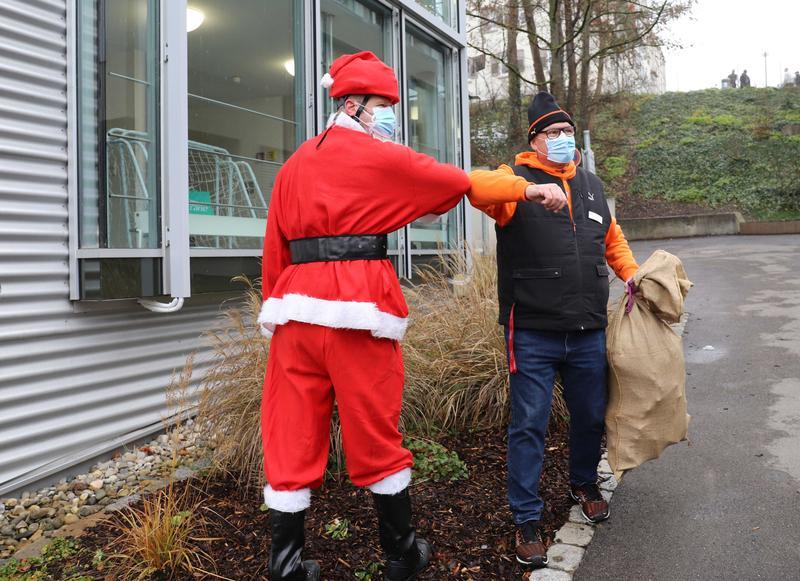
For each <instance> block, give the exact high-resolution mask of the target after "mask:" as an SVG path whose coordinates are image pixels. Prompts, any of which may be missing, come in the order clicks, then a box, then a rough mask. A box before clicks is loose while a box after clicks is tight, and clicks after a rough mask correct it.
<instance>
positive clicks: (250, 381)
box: [197, 255, 567, 488]
mask: <svg viewBox="0 0 800 581" xmlns="http://www.w3.org/2000/svg"><path fill="white" fill-rule="evenodd" d="M468 260H469V261H470V262H471V264H468V262H467V261H468ZM468 267H469V268H468ZM466 272H469V275H465V274H464V273H466ZM418 274H419V282H418V284H416V285H414V286H409V287H407V288H406V289H405V292H406V296H407V299H408V303H409V306H410V308H411V323H410V325H409V328H408V332H407V334H406V337H405V339H404V340H403V345H402V346H403V356H404V359H405V367H406V388H405V394H404V400H403V413H402V418H401V427H402V429H403V431H404V432H405V433H406V434H407V435H409V436H412V437H415V436H418V437H424V438H432V439H436V438H437V437H440V436H442V435H446V434H448V433H453V432H459V431H464V430H478V429H484V428H497V427H502V426H505V424H506V422H507V420H508V370H507V363H506V351H505V343H504V339H503V335H502V328H501V327H500V326H499V325H498V324H497V308H498V307H497V290H496V276H497V270H496V263H495V259H494V257H492V256H479V255H475V256H470V257H466V256H456V257H453V256H449V257H448V256H446V257H442V258H441V259H440V264H438V265H437V266H436V267H435V268H434V267H423V268H421V269H420V270H419V272H418ZM240 281H241V282H244V283H245V284H246V289H245V293H244V297H243V298H242V299H241V300H240V301H239V302H237V303H232V304H231V305H229V306H228V308H226V309H225V310H224V311H223V313H222V315H221V318H220V320H219V321H218V324H217V325H215V326H214V327H213V328H212V329H211V330H209V331H208V332H207V333H206V337H207V339H208V340H209V341H210V344H211V346H212V349H213V351H214V357H213V363H212V364H211V365H210V367H208V369H207V370H206V371H205V374H204V376H203V377H202V379H201V382H200V398H199V409H198V418H197V420H198V422H199V424H200V425H201V426H204V429H205V430H206V431H207V437H208V439H209V440H210V441H212V442H213V444H214V464H215V468H216V469H217V470H223V471H225V472H227V473H228V474H229V476H231V477H234V478H238V479H239V483H240V484H241V485H243V486H253V487H256V488H260V487H261V486H263V484H264V472H263V456H262V447H261V433H260V418H261V395H262V387H263V381H264V374H265V371H266V364H267V357H268V352H269V341H268V340H267V339H264V338H263V337H262V336H261V334H260V333H259V332H258V329H257V328H256V326H255V325H254V324H253V321H255V320H256V319H257V317H258V314H259V312H260V309H261V295H260V293H259V291H258V290H257V289H256V288H255V286H254V285H253V284H252V282H251V281H249V280H247V279H240ZM553 411H554V413H553V415H552V420H551V421H555V422H563V421H566V418H567V413H566V407H565V405H564V402H563V398H562V397H561V392H560V388H559V386H558V385H557V386H556V392H555V394H554V398H553ZM336 418H337V416H336V414H335V413H334V420H333V422H332V426H331V461H330V463H329V475H332V476H337V477H338V476H341V474H342V470H343V468H344V453H343V449H342V443H341V429H340V427H339V425H338V421H337V419H336Z"/></svg>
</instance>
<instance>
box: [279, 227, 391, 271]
mask: <svg viewBox="0 0 800 581" xmlns="http://www.w3.org/2000/svg"><path fill="white" fill-rule="evenodd" d="M388 244H389V241H388V237H387V235H386V234H376V235H371V234H367V235H361V236H323V237H320V238H298V239H297V240H290V241H289V249H290V250H291V252H292V264H304V263H307V262H331V261H338V260H384V259H385V258H386V256H387V247H388Z"/></svg>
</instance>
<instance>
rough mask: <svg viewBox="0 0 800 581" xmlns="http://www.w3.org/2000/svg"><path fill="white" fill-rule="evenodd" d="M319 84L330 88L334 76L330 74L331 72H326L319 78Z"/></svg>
mask: <svg viewBox="0 0 800 581" xmlns="http://www.w3.org/2000/svg"><path fill="white" fill-rule="evenodd" d="M319 84H320V85H322V86H323V87H325V88H326V89H330V88H331V87H332V86H333V77H332V76H330V74H329V73H325V74H324V75H322V78H321V79H320V80H319Z"/></svg>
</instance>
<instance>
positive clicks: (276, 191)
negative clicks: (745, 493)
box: [261, 173, 292, 300]
mask: <svg viewBox="0 0 800 581" xmlns="http://www.w3.org/2000/svg"><path fill="white" fill-rule="evenodd" d="M280 178H281V176H280V173H279V174H278V177H277V179H276V180H275V187H274V188H273V190H272V196H271V199H270V205H269V211H268V213H267V233H266V234H265V236H264V254H263V257H262V260H261V296H262V297H263V299H264V300H267V299H268V298H269V296H270V295H271V294H272V289H273V288H274V287H275V283H276V282H277V281H278V277H280V275H281V273H282V272H283V271H284V270H285V269H286V268H287V267H288V266H289V265H290V264H291V262H292V254H291V252H290V251H289V241H288V240H287V238H286V236H285V235H284V233H283V230H282V229H281V225H280V210H281V208H280V198H281V185H280V184H281V179H280Z"/></svg>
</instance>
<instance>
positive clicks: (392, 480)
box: [367, 468, 411, 494]
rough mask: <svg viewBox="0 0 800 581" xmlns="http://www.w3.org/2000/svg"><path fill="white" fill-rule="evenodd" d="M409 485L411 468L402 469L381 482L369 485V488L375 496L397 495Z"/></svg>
mask: <svg viewBox="0 0 800 581" xmlns="http://www.w3.org/2000/svg"><path fill="white" fill-rule="evenodd" d="M409 484H411V468H403V469H402V470H400V471H399V472H395V473H394V474H391V475H389V476H387V477H386V478H384V479H382V480H378V481H377V482H374V483H372V484H370V485H369V486H368V487H367V488H369V489H370V490H371V491H372V492H374V493H375V494H397V493H399V492H403V491H404V490H405V489H406V488H408V485H409Z"/></svg>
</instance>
